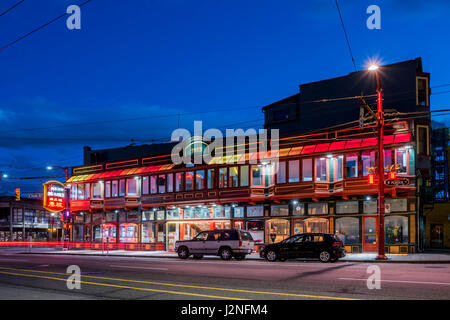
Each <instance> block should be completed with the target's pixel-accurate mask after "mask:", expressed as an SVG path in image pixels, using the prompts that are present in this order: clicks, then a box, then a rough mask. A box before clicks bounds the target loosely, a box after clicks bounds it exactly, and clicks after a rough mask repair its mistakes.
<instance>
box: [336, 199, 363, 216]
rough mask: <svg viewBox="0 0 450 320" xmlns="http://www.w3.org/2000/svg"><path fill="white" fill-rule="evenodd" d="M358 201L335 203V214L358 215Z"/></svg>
mask: <svg viewBox="0 0 450 320" xmlns="http://www.w3.org/2000/svg"><path fill="white" fill-rule="evenodd" d="M358 212H359V205H358V201H338V202H336V213H358Z"/></svg>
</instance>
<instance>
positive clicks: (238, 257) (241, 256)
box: [234, 254, 245, 260]
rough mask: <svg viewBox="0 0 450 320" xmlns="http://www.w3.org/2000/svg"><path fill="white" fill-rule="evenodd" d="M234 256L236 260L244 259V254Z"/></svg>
mask: <svg viewBox="0 0 450 320" xmlns="http://www.w3.org/2000/svg"><path fill="white" fill-rule="evenodd" d="M234 258H235V259H236V260H244V259H245V254H239V255H235V256H234Z"/></svg>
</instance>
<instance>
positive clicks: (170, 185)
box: [167, 173, 173, 192]
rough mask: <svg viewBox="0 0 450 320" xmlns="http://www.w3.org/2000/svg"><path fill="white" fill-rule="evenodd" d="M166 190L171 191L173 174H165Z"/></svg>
mask: <svg viewBox="0 0 450 320" xmlns="http://www.w3.org/2000/svg"><path fill="white" fill-rule="evenodd" d="M167 192H173V174H172V173H170V174H168V175H167Z"/></svg>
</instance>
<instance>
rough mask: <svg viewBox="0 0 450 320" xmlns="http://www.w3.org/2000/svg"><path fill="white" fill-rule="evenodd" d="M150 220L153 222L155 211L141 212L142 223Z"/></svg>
mask: <svg viewBox="0 0 450 320" xmlns="http://www.w3.org/2000/svg"><path fill="white" fill-rule="evenodd" d="M151 220H155V211H153V210H145V211H142V221H151Z"/></svg>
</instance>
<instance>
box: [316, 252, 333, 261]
mask: <svg viewBox="0 0 450 320" xmlns="http://www.w3.org/2000/svg"><path fill="white" fill-rule="evenodd" d="M319 260H320V262H329V261H330V260H331V254H330V253H329V252H328V251H322V252H321V253H320V254H319Z"/></svg>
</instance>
